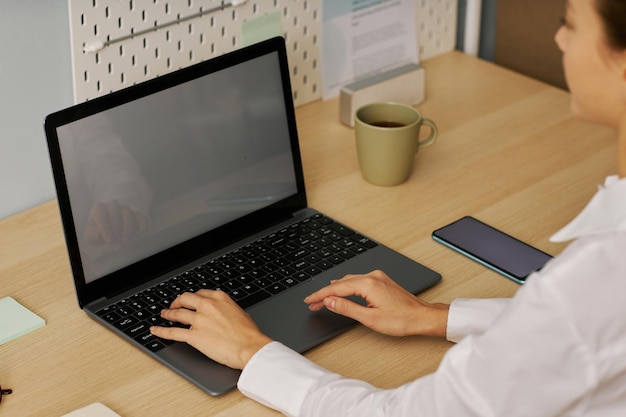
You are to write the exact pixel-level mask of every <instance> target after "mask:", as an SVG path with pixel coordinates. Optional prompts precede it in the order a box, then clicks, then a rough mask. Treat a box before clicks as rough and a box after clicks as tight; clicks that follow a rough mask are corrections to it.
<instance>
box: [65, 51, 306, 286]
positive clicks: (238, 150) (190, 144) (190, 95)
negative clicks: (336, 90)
mask: <svg viewBox="0 0 626 417" xmlns="http://www.w3.org/2000/svg"><path fill="white" fill-rule="evenodd" d="M174 83H175V82H173V84H174ZM284 94H285V91H284V86H283V80H282V79H281V69H280V62H279V56H278V52H275V51H274V52H272V53H270V54H266V55H261V56H258V57H255V58H253V59H250V60H247V61H244V62H241V63H237V64H236V65H232V66H227V67H225V68H222V69H220V70H218V71H215V72H209V73H208V74H204V75H203V76H201V77H199V78H192V79H190V80H187V81H185V82H183V83H179V84H176V85H173V86H169V87H167V88H165V89H162V88H159V91H157V92H155V93H150V94H148V95H143V96H141V97H140V98H137V99H133V100H130V101H124V102H122V103H121V104H119V105H115V106H113V107H108V106H105V107H107V108H105V109H104V110H102V111H97V112H94V113H93V114H90V115H88V116H86V117H81V118H77V119H76V120H72V121H71V122H69V123H67V124H63V125H60V126H58V127H57V128H56V135H57V136H58V146H59V152H60V159H61V160H62V166H63V172H64V176H65V184H66V187H67V196H68V199H69V205H70V206H71V216H72V220H73V223H74V228H75V234H76V240H77V246H78V250H79V252H80V258H81V261H82V266H83V273H84V278H85V282H86V283H89V282H93V281H95V280H98V279H99V278H101V277H104V276H106V275H108V274H110V273H112V272H115V271H117V270H120V269H123V268H125V267H127V266H129V265H131V264H134V263H136V262H138V261H140V260H142V259H144V258H147V257H149V256H151V255H154V254H157V253H160V252H162V251H164V250H166V249H168V248H171V247H173V246H175V245H177V244H179V243H181V242H185V241H187V240H189V239H191V238H194V237H195V236H198V235H201V234H204V233H206V232H209V231H211V230H214V229H216V228H218V227H220V226H223V225H225V224H227V223H229V222H232V221H233V220H235V219H238V218H241V217H243V216H246V215H248V214H250V213H252V212H255V211H256V210H259V209H262V208H264V207H267V206H270V205H272V204H274V203H276V202H278V201H280V200H281V199H283V198H286V197H288V196H291V195H294V194H296V192H297V191H298V178H297V177H298V175H297V173H296V170H295V169H294V159H293V155H292V139H291V137H290V128H289V123H288V120H287V119H288V114H287V111H288V110H287V108H286V104H285V96H284ZM288 94H291V92H290V91H289V92H288ZM86 106H89V103H86ZM91 112H92V111H91V110H90V113H91Z"/></svg>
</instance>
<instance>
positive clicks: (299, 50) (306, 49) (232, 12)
mask: <svg viewBox="0 0 626 417" xmlns="http://www.w3.org/2000/svg"><path fill="white" fill-rule="evenodd" d="M416 1H417V2H418V7H417V15H418V16H417V19H418V32H419V34H418V42H419V56H420V59H427V58H429V57H432V56H435V55H438V54H440V53H443V52H447V51H450V50H452V49H453V48H454V43H455V38H456V19H457V3H458V0H416ZM222 3H223V2H222V0H89V1H86V0H68V4H69V14H70V33H71V48H72V68H73V80H74V101H75V102H76V103H79V102H82V101H85V100H89V99H92V98H95V97H98V96H101V95H103V94H107V93H109V92H112V91H116V90H119V89H121V88H124V87H128V86H130V85H132V84H135V83H138V82H141V81H145V80H147V79H151V78H154V77H157V76H159V75H163V74H165V73H168V72H171V71H174V70H177V69H179V68H183V67H186V66H189V65H191V64H195V63H198V62H201V61H203V60H207V59H210V58H212V57H215V56H219V55H222V54H224V53H226V52H230V51H232V50H234V49H237V48H239V47H241V45H242V44H243V42H242V33H241V32H242V30H241V28H242V25H243V23H244V22H246V21H250V20H251V19H255V18H258V17H262V16H266V15H268V14H272V13H278V14H279V15H280V23H281V28H282V31H283V36H285V39H286V42H287V54H288V56H289V63H290V71H291V82H292V87H293V96H294V102H295V105H296V106H298V105H301V104H305V103H308V102H311V101H314V100H316V99H319V98H321V97H322V86H321V72H322V68H321V62H320V56H321V51H320V47H321V44H322V42H321V28H322V11H321V7H322V0H256V1H255V0H249V1H248V2H247V3H245V4H244V5H242V6H238V7H231V8H225V9H223V10H221V11H218V12H214V13H210V14H209V13H207V14H204V15H202V16H200V17H198V18H195V19H191V20H187V21H184V22H181V23H178V24H176V25H173V26H168V27H165V28H162V29H158V30H153V31H150V32H148V33H145V34H142V35H138V36H135V37H132V38H130V39H126V40H124V41H122V42H117V43H112V44H111V45H109V46H107V47H105V48H103V49H101V50H99V51H98V52H84V48H85V45H87V44H89V43H93V42H95V41H100V42H107V41H109V40H113V39H117V38H120V37H124V36H127V35H129V34H130V33H139V32H141V31H144V30H146V29H150V28H154V27H155V26H160V25H163V24H165V23H167V22H171V21H175V20H176V19H180V18H184V17H186V16H190V15H194V14H197V13H199V12H200V11H201V10H209V9H212V8H215V7H219V6H220V5H222Z"/></svg>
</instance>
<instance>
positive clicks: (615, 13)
mask: <svg viewBox="0 0 626 417" xmlns="http://www.w3.org/2000/svg"><path fill="white" fill-rule="evenodd" d="M596 7H597V9H598V14H599V15H600V17H601V18H602V21H603V23H604V30H605V33H606V36H607V41H608V44H609V46H610V47H611V48H613V49H616V50H624V49H626V1H624V0H596Z"/></svg>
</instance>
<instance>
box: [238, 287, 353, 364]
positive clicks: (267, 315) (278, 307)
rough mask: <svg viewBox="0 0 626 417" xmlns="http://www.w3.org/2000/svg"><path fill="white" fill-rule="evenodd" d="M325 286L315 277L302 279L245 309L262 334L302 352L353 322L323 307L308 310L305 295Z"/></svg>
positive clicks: (336, 333)
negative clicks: (266, 299) (303, 281)
mask: <svg viewBox="0 0 626 417" xmlns="http://www.w3.org/2000/svg"><path fill="white" fill-rule="evenodd" d="M325 285H328V283H323V282H320V281H317V280H311V281H308V282H305V283H303V284H301V285H298V286H297V287H294V288H292V289H291V290H289V291H286V292H285V293H284V294H280V295H279V296H277V297H273V298H271V299H269V300H268V302H265V303H261V304H259V305H257V306H255V307H253V308H251V309H250V310H248V312H249V313H250V315H251V316H252V318H253V319H254V321H255V322H256V323H257V325H258V326H259V328H260V329H261V331H262V332H263V333H265V334H267V335H268V336H269V337H271V338H272V339H274V340H277V341H279V342H281V343H283V344H284V345H285V346H288V347H290V348H292V349H294V350H296V351H298V352H300V353H302V352H304V351H306V350H308V349H310V348H312V347H314V346H316V345H318V344H320V343H322V342H324V341H326V340H328V339H329V338H331V337H333V336H336V335H338V334H340V333H342V332H343V331H345V330H346V329H347V328H349V327H351V326H353V325H354V324H355V323H356V322H355V321H354V320H352V319H348V318H346V317H343V316H340V315H337V314H335V313H332V312H330V311H328V310H326V309H322V310H320V311H317V312H312V311H310V310H309V308H308V306H307V305H306V304H305V303H304V301H303V300H304V298H305V297H306V296H308V295H309V294H311V293H312V292H314V291H316V290H318V289H320V288H322V287H324V286H325Z"/></svg>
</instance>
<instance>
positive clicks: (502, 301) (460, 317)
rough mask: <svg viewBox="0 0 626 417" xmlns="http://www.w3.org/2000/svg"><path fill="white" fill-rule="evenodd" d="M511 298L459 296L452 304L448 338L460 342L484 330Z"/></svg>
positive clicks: (449, 314) (447, 332)
mask: <svg viewBox="0 0 626 417" xmlns="http://www.w3.org/2000/svg"><path fill="white" fill-rule="evenodd" d="M509 301H510V298H489V299H480V298H457V299H456V300H454V301H453V302H452V304H450V312H449V313H448V325H447V330H446V339H448V340H449V341H451V342H455V343H458V342H460V341H461V340H462V339H463V338H464V337H465V336H468V335H470V334H479V333H482V332H484V331H485V330H486V329H487V328H489V326H491V324H492V323H493V322H494V320H495V319H496V318H497V317H498V316H499V315H500V313H501V312H502V311H503V310H504V309H505V308H506V306H507V305H508V304H509Z"/></svg>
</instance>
